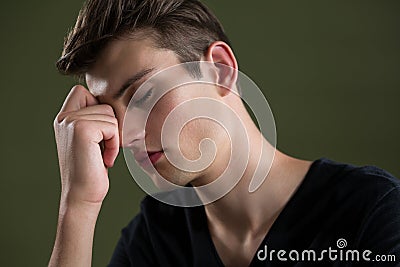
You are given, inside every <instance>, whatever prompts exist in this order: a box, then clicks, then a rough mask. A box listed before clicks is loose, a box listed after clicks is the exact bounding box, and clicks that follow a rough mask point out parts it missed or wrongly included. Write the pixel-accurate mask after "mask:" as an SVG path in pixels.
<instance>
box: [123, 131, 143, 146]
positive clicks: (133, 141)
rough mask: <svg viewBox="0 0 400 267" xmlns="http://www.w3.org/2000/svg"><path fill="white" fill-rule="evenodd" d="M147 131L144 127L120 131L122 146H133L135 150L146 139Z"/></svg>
mask: <svg viewBox="0 0 400 267" xmlns="http://www.w3.org/2000/svg"><path fill="white" fill-rule="evenodd" d="M144 137H145V131H144V129H141V130H139V129H130V130H127V129H124V131H123V132H122V131H120V139H119V140H120V145H121V147H122V148H127V147H129V148H131V149H133V150H135V148H138V147H139V144H141V143H142V142H143V141H144Z"/></svg>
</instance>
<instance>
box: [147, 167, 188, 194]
mask: <svg viewBox="0 0 400 267" xmlns="http://www.w3.org/2000/svg"><path fill="white" fill-rule="evenodd" d="M156 170H157V172H158V176H159V177H160V176H161V177H162V179H163V180H162V181H160V179H157V175H156V174H155V173H149V172H146V173H147V174H148V175H149V176H150V178H151V179H152V181H153V183H154V184H155V185H156V186H157V188H160V189H161V190H168V189H175V188H171V185H170V184H169V183H172V184H174V185H177V186H182V187H184V186H186V185H188V184H189V183H191V182H192V181H194V180H195V179H196V175H195V174H194V173H188V172H183V171H180V170H178V169H176V168H174V167H172V166H169V168H161V167H159V166H158V167H157V168H156ZM168 182H169V183H168Z"/></svg>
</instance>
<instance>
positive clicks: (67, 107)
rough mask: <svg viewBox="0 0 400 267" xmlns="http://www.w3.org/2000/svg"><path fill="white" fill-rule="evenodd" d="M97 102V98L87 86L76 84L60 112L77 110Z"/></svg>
mask: <svg viewBox="0 0 400 267" xmlns="http://www.w3.org/2000/svg"><path fill="white" fill-rule="evenodd" d="M97 104H98V101H97V99H96V98H95V97H94V96H93V95H92V94H91V93H90V92H89V91H88V90H87V89H86V88H85V87H83V86H82V85H75V86H74V87H72V89H71V91H70V92H69V94H68V96H67V98H66V99H65V101H64V104H63V106H62V107H61V110H60V113H66V112H71V111H76V110H80V109H81V108H84V107H88V106H93V105H97Z"/></svg>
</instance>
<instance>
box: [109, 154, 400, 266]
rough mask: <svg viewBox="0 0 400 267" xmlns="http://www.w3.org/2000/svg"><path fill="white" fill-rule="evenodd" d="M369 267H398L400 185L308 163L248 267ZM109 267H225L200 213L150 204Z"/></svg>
mask: <svg viewBox="0 0 400 267" xmlns="http://www.w3.org/2000/svg"><path fill="white" fill-rule="evenodd" d="M272 250H274V252H271V251H272ZM280 250H281V252H279V251H280ZM324 250H325V252H324ZM335 250H336V252H335ZM282 251H283V252H282ZM368 251H370V252H368ZM279 253H280V254H279ZM278 254H279V255H280V257H278ZM335 255H336V260H335ZM357 255H358V257H357ZM357 258H358V261H357ZM285 259H286V261H284V260H285ZM346 259H347V261H346ZM368 259H369V261H367V260H368ZM378 260H386V261H385V263H383V261H378ZM372 265H376V266H400V181H399V180H398V179H397V178H395V177H393V176H392V175H391V174H389V173H388V172H386V171H384V170H382V169H379V168H377V167H373V166H364V167H356V166H353V165H349V164H344V163H338V162H335V161H332V160H329V159H326V158H321V159H318V160H315V161H314V162H313V163H312V165H311V167H310V169H309V171H308V172H307V174H306V176H305V178H304V180H303V181H302V183H301V184H300V186H299V187H298V189H297V190H296V192H295V193H294V194H293V196H292V197H291V199H290V200H289V202H288V203H287V204H286V206H285V207H284V209H283V210H282V211H281V213H280V214H279V216H278V218H277V219H276V221H275V222H274V224H273V225H272V227H271V228H270V230H269V232H268V234H267V235H266V236H265V238H264V240H263V242H262V243H261V245H260V247H259V249H258V250H257V252H256V254H255V255H254V258H253V260H252V262H251V264H250V266H372ZM109 266H174V267H177V266H199V267H200V266H201V267H203V266H204V267H214V266H223V263H222V261H221V259H220V258H219V256H218V253H217V251H216V249H215V247H214V245H213V242H212V239H211V236H210V233H209V230H208V226H207V217H206V214H205V210H204V207H203V206H199V207H194V208H183V207H175V206H170V205H167V204H164V203H161V202H159V201H158V200H155V199H154V198H152V197H150V196H147V197H145V198H144V200H143V201H142V203H141V211H140V213H139V214H138V215H137V216H136V217H135V218H134V219H133V220H132V221H131V222H130V223H129V225H128V226H127V227H125V228H124V229H123V230H122V235H121V238H120V240H119V241H118V244H117V246H116V249H115V251H114V254H113V256H112V259H111V262H110V265H109Z"/></svg>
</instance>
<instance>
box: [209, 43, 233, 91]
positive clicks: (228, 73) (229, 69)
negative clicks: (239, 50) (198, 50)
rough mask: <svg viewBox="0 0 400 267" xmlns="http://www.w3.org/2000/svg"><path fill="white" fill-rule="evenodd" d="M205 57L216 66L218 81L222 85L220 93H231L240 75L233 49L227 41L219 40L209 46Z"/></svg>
mask: <svg viewBox="0 0 400 267" xmlns="http://www.w3.org/2000/svg"><path fill="white" fill-rule="evenodd" d="M205 57H206V60H207V61H208V62H212V63H214V66H215V67H216V72H217V73H216V74H217V75H216V76H217V80H216V82H217V83H218V84H219V85H221V86H222V87H220V88H221V90H220V92H219V93H220V94H221V95H222V96H225V95H227V94H229V93H230V91H231V90H232V89H234V86H235V85H236V81H237V77H238V65H237V61H236V58H235V55H234V54H233V52H232V49H231V48H230V47H229V46H228V45H227V44H226V43H224V42H222V41H217V42H214V43H212V44H211V45H210V46H209V48H208V50H207V53H206V55H205ZM228 89H229V90H228Z"/></svg>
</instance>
